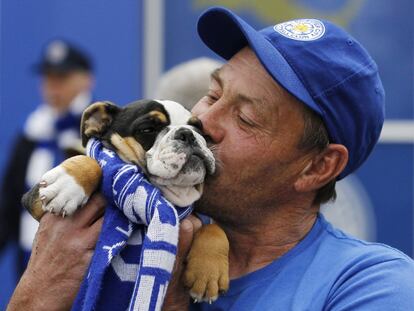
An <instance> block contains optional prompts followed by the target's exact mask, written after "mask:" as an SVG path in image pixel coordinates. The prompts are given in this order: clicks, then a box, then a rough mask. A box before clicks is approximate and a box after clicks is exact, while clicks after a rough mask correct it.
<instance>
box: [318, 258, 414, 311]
mask: <svg viewBox="0 0 414 311" xmlns="http://www.w3.org/2000/svg"><path fill="white" fill-rule="evenodd" d="M324 310H332V311H339V310H341V311H345V310H352V311H358V310H364V311H365V310H376V311H378V310H384V311H385V310H386V311H392V310H398V311H402V310H414V261H412V260H411V259H409V258H404V257H402V258H394V259H389V260H386V261H382V262H378V263H372V264H370V265H366V266H365V267H363V268H361V267H356V268H355V269H351V271H349V272H348V273H346V274H344V275H343V277H342V278H341V280H338V283H337V286H335V287H334V288H333V291H332V292H331V295H330V299H329V300H328V302H327V305H326V308H324Z"/></svg>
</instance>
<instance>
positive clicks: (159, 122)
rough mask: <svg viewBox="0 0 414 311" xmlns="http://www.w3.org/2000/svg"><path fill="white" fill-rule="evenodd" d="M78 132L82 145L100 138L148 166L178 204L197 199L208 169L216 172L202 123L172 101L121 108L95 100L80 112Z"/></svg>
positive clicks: (130, 159) (128, 158) (132, 160)
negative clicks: (90, 139) (92, 139)
mask: <svg viewBox="0 0 414 311" xmlns="http://www.w3.org/2000/svg"><path fill="white" fill-rule="evenodd" d="M81 133H82V142H83V145H86V143H87V141H88V139H89V138H90V137H95V138H98V139H99V140H100V141H101V142H102V143H103V144H104V146H105V147H107V148H109V149H112V150H114V151H115V152H117V154H118V155H119V156H120V157H121V158H122V159H123V160H124V161H126V162H129V163H134V164H137V165H139V166H141V167H142V168H144V169H146V171H147V173H148V175H149V178H150V180H151V181H152V182H153V183H154V184H156V185H157V186H159V187H161V188H162V189H161V190H163V193H164V195H166V197H167V199H169V200H170V201H172V202H173V203H174V204H176V205H179V206H184V205H188V204H191V203H192V202H193V201H194V200H196V199H198V198H199V196H200V195H201V191H202V183H203V181H204V177H205V175H206V173H213V172H214V170H215V162H214V157H213V154H212V152H211V151H210V150H209V149H208V148H207V143H206V141H205V139H204V138H203V136H202V135H201V123H200V122H199V121H198V119H196V118H194V117H191V113H190V112H189V111H188V110H186V109H185V108H184V107H183V106H182V105H180V104H178V103H176V102H173V101H167V100H162V101H161V100H160V101H157V100H140V101H136V102H133V103H131V104H129V105H127V106H125V107H123V108H121V107H118V106H116V105H114V104H113V103H111V102H97V103H95V104H93V105H91V106H90V107H89V108H88V109H86V110H85V112H84V113H83V116H82V121H81ZM166 192H167V193H166ZM183 197H185V199H184V200H183V199H182V198H183Z"/></svg>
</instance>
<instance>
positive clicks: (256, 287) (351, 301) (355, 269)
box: [190, 215, 414, 311]
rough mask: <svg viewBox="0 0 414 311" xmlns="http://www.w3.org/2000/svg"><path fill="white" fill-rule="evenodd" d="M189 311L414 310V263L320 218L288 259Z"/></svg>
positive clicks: (292, 250)
mask: <svg viewBox="0 0 414 311" xmlns="http://www.w3.org/2000/svg"><path fill="white" fill-rule="evenodd" d="M190 310H214V311H219V310H233V311H244V310H245V311H256V310H257V311H266V310H282V311H284V310H289V311H290V310H311V311H317V310H352V311H357V310H364V311H365V310H386V311H391V310H398V311H405V310H414V261H413V260H412V259H410V258H409V257H408V256H406V255H405V254H403V253H401V252H400V251H398V250H396V249H393V248H391V247H389V246H387V245H383V244H378V243H369V242H365V241H361V240H358V239H356V238H353V237H350V236H348V235H346V234H345V233H343V232H341V231H339V230H337V229H335V228H333V227H332V226H331V224H329V223H328V222H327V221H326V220H325V219H324V217H323V216H322V215H319V216H318V218H317V221H316V222H315V224H314V226H313V228H312V230H311V231H310V232H309V233H308V235H307V236H306V237H305V238H304V239H303V240H302V241H301V242H300V243H299V244H297V245H296V246H295V247H294V248H293V249H291V250H290V251H289V252H287V253H286V254H285V255H283V256H282V257H280V258H279V259H277V260H276V261H274V262H273V263H271V264H270V265H268V266H266V267H264V268H262V269H260V270H257V271H255V272H252V273H249V274H247V275H245V276H243V277H240V278H238V279H235V280H232V281H231V282H230V289H229V291H228V292H227V293H226V294H224V295H222V296H220V297H219V299H218V300H217V301H215V302H214V303H212V304H211V305H210V304H208V303H201V304H192V305H191V307H190Z"/></svg>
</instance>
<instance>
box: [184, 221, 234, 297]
mask: <svg viewBox="0 0 414 311" xmlns="http://www.w3.org/2000/svg"><path fill="white" fill-rule="evenodd" d="M229 248H230V246H229V241H228V240H227V236H226V234H225V232H224V231H223V229H221V228H220V227H219V226H218V225H216V224H210V225H205V226H202V227H201V229H200V230H198V231H197V232H196V234H195V235H194V239H193V244H192V245H191V249H190V252H189V253H188V256H187V266H186V270H185V273H184V279H183V280H184V284H185V286H186V287H188V288H190V292H191V293H193V294H196V295H197V296H199V297H204V298H207V300H209V299H212V298H213V297H217V296H218V295H219V294H220V293H221V292H225V291H227V289H228V287H229V262H228V260H229ZM209 284H217V286H216V287H214V290H206V289H207V288H209V286H208V285H209Z"/></svg>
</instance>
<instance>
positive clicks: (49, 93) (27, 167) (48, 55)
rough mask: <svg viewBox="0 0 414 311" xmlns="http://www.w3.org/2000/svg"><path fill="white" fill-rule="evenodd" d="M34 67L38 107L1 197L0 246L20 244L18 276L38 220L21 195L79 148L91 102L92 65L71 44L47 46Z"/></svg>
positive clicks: (22, 137)
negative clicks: (23, 206)
mask: <svg viewBox="0 0 414 311" xmlns="http://www.w3.org/2000/svg"><path fill="white" fill-rule="evenodd" d="M35 69H36V71H37V72H38V73H39V74H40V76H41V85H40V90H41V95H42V99H43V103H42V104H41V105H39V106H38V107H37V108H36V110H35V111H33V112H32V113H31V114H30V115H29V116H28V118H27V121H26V123H25V125H24V129H23V131H22V133H20V134H19V135H18V137H17V138H16V140H15V143H14V149H13V150H12V152H11V155H10V157H9V161H8V165H7V171H6V173H5V176H4V178H3V180H2V190H1V195H0V248H3V247H4V245H5V244H6V243H7V241H9V240H18V241H19V245H20V248H21V252H19V267H18V271H19V273H22V272H23V270H24V268H25V267H26V264H27V261H28V259H29V256H30V250H31V246H32V242H33V238H34V235H35V233H36V230H37V222H36V221H35V220H33V218H32V217H31V216H30V215H29V214H28V213H27V212H26V211H24V210H22V209H21V206H20V200H21V197H22V195H23V193H25V192H26V191H27V190H28V189H30V188H31V187H32V186H33V185H34V184H35V183H37V182H38V180H39V178H40V177H41V176H42V175H43V174H44V173H45V172H47V171H48V170H50V169H51V168H53V167H54V166H56V165H57V164H59V163H60V162H61V161H62V160H64V159H65V158H66V157H67V156H69V155H72V152H73V151H74V150H75V149H77V148H78V146H80V138H79V126H80V117H81V114H82V112H83V110H84V109H85V108H86V107H87V106H88V105H89V104H90V103H91V101H92V95H91V89H92V87H93V76H92V64H91V61H90V59H89V57H88V56H87V55H86V54H85V53H84V52H82V51H81V50H79V49H78V48H77V47H75V46H73V45H72V44H70V43H68V42H66V41H62V40H54V41H52V42H50V43H49V44H48V45H47V46H46V48H45V50H44V51H43V54H42V56H41V60H40V62H39V63H38V64H37V65H36V66H35Z"/></svg>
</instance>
